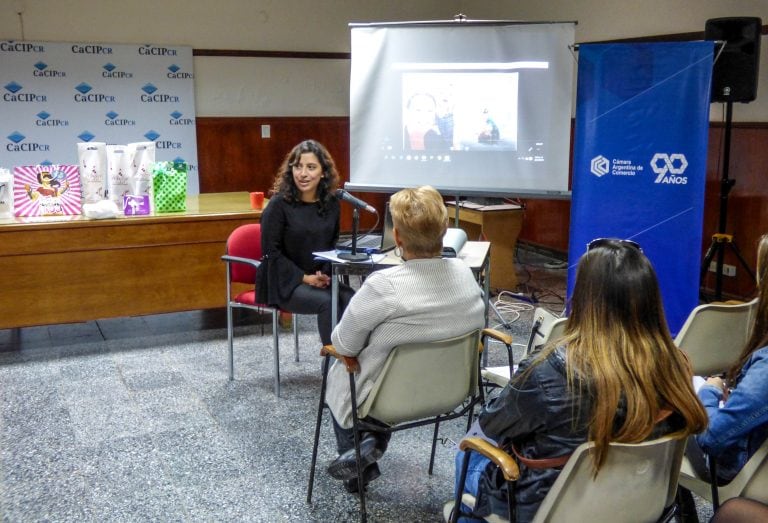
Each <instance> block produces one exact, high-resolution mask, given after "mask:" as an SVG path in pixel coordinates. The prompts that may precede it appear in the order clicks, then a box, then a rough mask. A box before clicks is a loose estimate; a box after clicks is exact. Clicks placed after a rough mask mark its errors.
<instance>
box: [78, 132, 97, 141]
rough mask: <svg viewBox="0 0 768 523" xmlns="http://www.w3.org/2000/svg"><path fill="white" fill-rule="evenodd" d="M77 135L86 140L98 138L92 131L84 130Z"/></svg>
mask: <svg viewBox="0 0 768 523" xmlns="http://www.w3.org/2000/svg"><path fill="white" fill-rule="evenodd" d="M77 137H78V138H80V139H81V140H82V141H84V142H90V141H91V140H93V139H94V138H96V135H95V134H93V133H91V132H90V131H83V132H82V133H80V134H78V135H77Z"/></svg>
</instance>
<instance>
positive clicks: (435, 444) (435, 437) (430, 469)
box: [427, 421, 440, 476]
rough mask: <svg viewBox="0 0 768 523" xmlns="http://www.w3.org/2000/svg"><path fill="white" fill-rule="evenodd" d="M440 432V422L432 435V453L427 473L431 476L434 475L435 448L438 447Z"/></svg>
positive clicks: (436, 423) (436, 424) (437, 422)
mask: <svg viewBox="0 0 768 523" xmlns="http://www.w3.org/2000/svg"><path fill="white" fill-rule="evenodd" d="M439 430H440V422H439V421H436V422H435V430H434V432H433V434H432V453H431V454H430V455H429V470H428V471H427V473H428V474H429V475H430V476H431V475H432V468H433V466H434V464H435V447H437V433H438V431H439Z"/></svg>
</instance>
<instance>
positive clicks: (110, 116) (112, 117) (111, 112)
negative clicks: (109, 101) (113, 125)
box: [107, 111, 119, 120]
mask: <svg viewBox="0 0 768 523" xmlns="http://www.w3.org/2000/svg"><path fill="white" fill-rule="evenodd" d="M118 116H119V115H118V114H117V113H116V112H115V111H109V112H108V113H107V118H109V119H110V120H114V119H115V118H117V117H118Z"/></svg>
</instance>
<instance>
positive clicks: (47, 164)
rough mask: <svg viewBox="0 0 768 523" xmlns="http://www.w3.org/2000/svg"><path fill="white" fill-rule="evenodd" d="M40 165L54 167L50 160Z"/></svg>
mask: <svg viewBox="0 0 768 523" xmlns="http://www.w3.org/2000/svg"><path fill="white" fill-rule="evenodd" d="M40 165H45V166H48V167H50V166H51V165H53V162H52V161H50V160H43V161H42V162H40Z"/></svg>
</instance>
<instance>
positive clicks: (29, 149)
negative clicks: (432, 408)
mask: <svg viewBox="0 0 768 523" xmlns="http://www.w3.org/2000/svg"><path fill="white" fill-rule="evenodd" d="M7 138H8V140H10V141H11V143H9V144H6V145H5V150H6V151H8V152H10V153H36V152H40V151H50V150H51V146H50V145H48V144H45V143H35V142H27V143H22V142H23V141H24V140H26V139H27V137H26V136H24V135H23V134H21V133H20V132H19V131H14V132H12V133H11V134H9V135H8V136H7Z"/></svg>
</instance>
